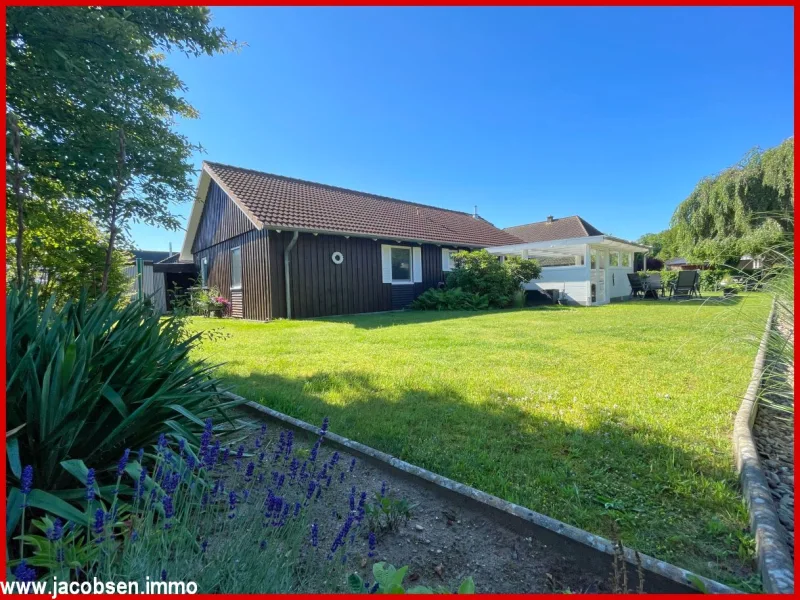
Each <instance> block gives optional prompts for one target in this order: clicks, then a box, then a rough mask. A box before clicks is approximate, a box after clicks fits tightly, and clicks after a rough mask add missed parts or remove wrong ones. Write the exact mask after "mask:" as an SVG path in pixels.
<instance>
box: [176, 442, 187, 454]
mask: <svg viewBox="0 0 800 600" xmlns="http://www.w3.org/2000/svg"><path fill="white" fill-rule="evenodd" d="M185 450H186V440H185V439H183V438H181V439H180V441H178V452H180V455H181V456H183V453H184V451H185Z"/></svg>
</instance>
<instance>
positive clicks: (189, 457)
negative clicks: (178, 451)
mask: <svg viewBox="0 0 800 600" xmlns="http://www.w3.org/2000/svg"><path fill="white" fill-rule="evenodd" d="M186 466H187V467H188V468H189V470H190V471H194V468H195V467H196V466H197V461H195V459H194V456H192V455H191V454H187V455H186Z"/></svg>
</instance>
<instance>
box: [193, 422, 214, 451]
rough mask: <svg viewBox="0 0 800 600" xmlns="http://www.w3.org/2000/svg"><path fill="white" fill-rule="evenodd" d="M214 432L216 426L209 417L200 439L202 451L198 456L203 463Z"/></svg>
mask: <svg viewBox="0 0 800 600" xmlns="http://www.w3.org/2000/svg"><path fill="white" fill-rule="evenodd" d="M213 430H214V424H213V423H212V421H211V418H210V417H209V418H208V419H206V425H205V427H204V428H203V435H202V437H201V438H200V450H199V452H198V455H197V456H198V458H199V459H200V460H201V461H202V460H203V459H204V458H205V456H206V453H207V452H208V445H209V444H210V443H211V434H212V431H213Z"/></svg>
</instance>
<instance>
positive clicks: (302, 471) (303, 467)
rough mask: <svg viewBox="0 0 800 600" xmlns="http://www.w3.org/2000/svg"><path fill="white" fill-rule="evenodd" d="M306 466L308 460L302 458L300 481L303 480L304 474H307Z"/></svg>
mask: <svg viewBox="0 0 800 600" xmlns="http://www.w3.org/2000/svg"><path fill="white" fill-rule="evenodd" d="M307 467H308V461H306V460H304V461H303V466H301V467H300V481H303V480H304V479H305V478H306V474H307V471H306V469H307Z"/></svg>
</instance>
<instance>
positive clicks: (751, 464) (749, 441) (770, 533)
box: [733, 300, 794, 594]
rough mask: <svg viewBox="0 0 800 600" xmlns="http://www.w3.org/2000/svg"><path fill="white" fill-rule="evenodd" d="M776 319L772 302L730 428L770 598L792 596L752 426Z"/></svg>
mask: <svg viewBox="0 0 800 600" xmlns="http://www.w3.org/2000/svg"><path fill="white" fill-rule="evenodd" d="M774 316H775V301H774V300H773V302H772V309H771V310H770V313H769V317H767V326H766V328H765V329H764V335H763V336H762V338H761V343H760V344H759V347H758V354H756V360H755V363H754V364H753V374H752V375H751V377H750V385H749V386H748V387H747V392H746V393H745V395H744V398H743V399H742V404H741V406H739V411H738V412H737V413H736V420H735V422H734V425H733V449H734V453H735V458H736V471H737V472H738V473H739V477H740V479H741V485H742V495H743V496H744V499H745V502H746V504H747V509H748V512H749V514H750V529H751V531H752V532H753V536H754V537H755V540H756V553H757V555H758V570H759V571H760V572H761V579H762V581H763V586H764V591H765V592H767V593H770V594H791V593H793V592H794V565H793V563H792V559H791V557H790V556H789V552H788V551H787V547H786V537H785V536H784V533H783V531H784V530H783V526H782V525H781V522H780V520H779V519H778V513H777V511H776V510H775V504H774V503H773V501H772V494H771V493H770V489H769V485H768V484H767V479H766V477H765V476H764V472H763V471H762V470H761V462H760V460H759V458H758V451H757V450H756V444H755V440H754V439H753V423H754V421H755V419H756V413H757V412H758V392H759V389H760V388H761V379H762V377H763V374H764V365H765V363H766V357H767V346H768V343H769V336H770V330H771V327H772V320H773V318H774Z"/></svg>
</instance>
